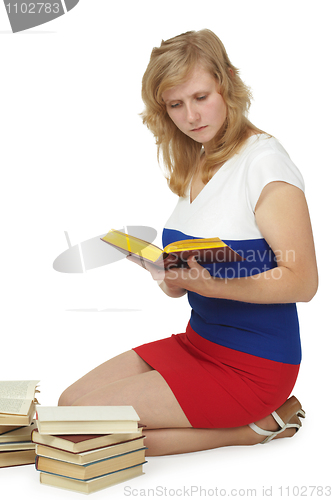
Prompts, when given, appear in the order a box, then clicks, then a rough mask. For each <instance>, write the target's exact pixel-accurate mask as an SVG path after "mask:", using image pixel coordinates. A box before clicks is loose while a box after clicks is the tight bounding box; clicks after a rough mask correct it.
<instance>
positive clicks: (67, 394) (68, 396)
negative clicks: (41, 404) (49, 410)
mask: <svg viewBox="0 0 333 500" xmlns="http://www.w3.org/2000/svg"><path fill="white" fill-rule="evenodd" d="M78 398H79V395H78V394H77V391H75V389H74V388H73V387H72V386H70V387H68V388H67V389H65V390H64V392H63V393H62V394H61V396H60V398H59V400H58V406H73V405H74V403H75V401H76V400H77V399H78Z"/></svg>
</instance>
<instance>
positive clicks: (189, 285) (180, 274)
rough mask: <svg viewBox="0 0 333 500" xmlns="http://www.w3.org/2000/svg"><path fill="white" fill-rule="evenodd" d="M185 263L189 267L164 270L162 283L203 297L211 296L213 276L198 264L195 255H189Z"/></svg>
mask: <svg viewBox="0 0 333 500" xmlns="http://www.w3.org/2000/svg"><path fill="white" fill-rule="evenodd" d="M187 264H188V265H189V269H188V268H185V267H180V268H172V269H170V270H169V271H166V272H165V277H164V283H166V285H167V286H168V287H179V288H182V289H185V290H187V291H190V292H195V293H198V294H200V295H203V296H205V297H211V296H213V295H212V293H213V289H212V284H213V281H214V278H212V276H211V275H210V273H209V271H207V269H205V268H204V267H202V266H201V265H200V264H198V262H197V260H196V258H195V257H189V258H188V259H187Z"/></svg>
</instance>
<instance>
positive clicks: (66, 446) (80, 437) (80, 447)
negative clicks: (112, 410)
mask: <svg viewBox="0 0 333 500" xmlns="http://www.w3.org/2000/svg"><path fill="white" fill-rule="evenodd" d="M141 436H142V427H139V428H138V430H137V431H136V432H130V433H126V434H68V435H67V434H61V435H56V436H53V435H52V434H40V433H39V432H38V430H34V431H33V433H32V441H33V442H34V443H36V444H42V445H45V446H49V447H52V448H57V449H59V450H64V451H70V452H72V453H82V452H84V451H89V450H96V449H97V448H102V447H104V446H111V445H113V444H119V443H123V442H125V441H130V440H131V439H136V438H138V437H141Z"/></svg>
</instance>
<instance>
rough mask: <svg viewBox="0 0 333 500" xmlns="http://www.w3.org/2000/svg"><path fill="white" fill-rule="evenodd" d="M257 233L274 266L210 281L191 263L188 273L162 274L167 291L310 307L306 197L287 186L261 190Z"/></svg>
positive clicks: (311, 261)
mask: <svg viewBox="0 0 333 500" xmlns="http://www.w3.org/2000/svg"><path fill="white" fill-rule="evenodd" d="M255 217H256V221H257V224H258V227H259V230H260V232H261V233H262V235H263V237H264V238H265V240H266V241H267V243H268V244H269V245H270V247H271V248H272V250H273V252H274V253H275V255H276V257H277V264H278V267H277V268H274V269H271V270H269V271H266V272H263V273H261V274H257V275H254V276H249V277H246V278H233V279H223V278H213V277H211V276H210V274H209V272H208V271H207V270H206V269H204V268H203V267H202V266H200V265H199V264H198V263H197V262H196V261H195V260H194V259H192V258H191V259H189V260H188V263H189V266H190V269H189V270H186V269H179V270H178V269H177V270H174V269H172V270H170V271H168V272H167V273H165V277H164V283H165V284H166V286H169V287H170V286H171V287H172V286H174V287H179V288H183V289H187V290H191V291H194V292H197V293H199V294H200V295H203V296H206V297H216V298H224V299H231V300H239V301H243V302H252V303H266V304H267V303H290V302H308V301H309V300H311V299H312V297H313V296H314V295H315V293H316V291H317V286H318V275H317V265H316V257H315V250H314V243H313V236H312V230H311V223H310V217H309V212H308V207H307V203H306V200H305V196H304V193H303V192H302V191H301V190H300V189H298V188H296V187H295V186H292V185H290V184H287V183H285V182H280V181H279V182H272V183H270V184H268V185H266V186H265V188H264V189H263V191H262V193H261V195H260V198H259V200H258V203H257V205H256V208H255Z"/></svg>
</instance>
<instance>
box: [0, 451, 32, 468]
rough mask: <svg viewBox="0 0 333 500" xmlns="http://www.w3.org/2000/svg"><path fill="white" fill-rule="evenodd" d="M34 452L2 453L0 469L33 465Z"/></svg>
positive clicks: (0, 455)
mask: <svg viewBox="0 0 333 500" xmlns="http://www.w3.org/2000/svg"><path fill="white" fill-rule="evenodd" d="M35 460H36V452H35V450H34V449H33V450H20V451H3V452H1V453H0V467H13V466H14V465H29V464H34V463H35Z"/></svg>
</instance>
